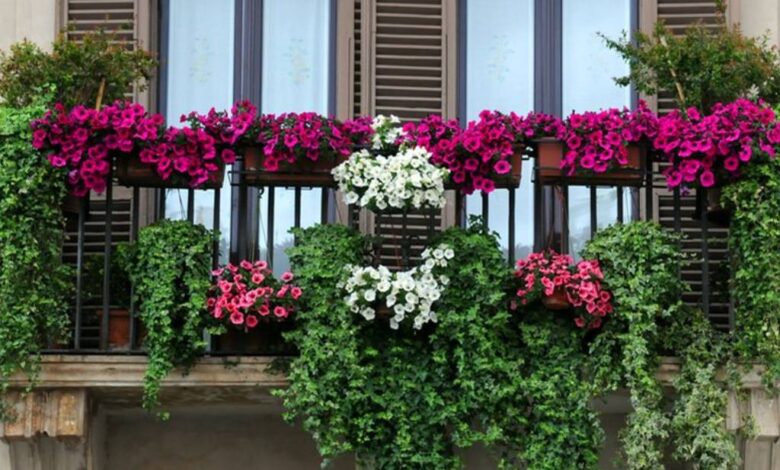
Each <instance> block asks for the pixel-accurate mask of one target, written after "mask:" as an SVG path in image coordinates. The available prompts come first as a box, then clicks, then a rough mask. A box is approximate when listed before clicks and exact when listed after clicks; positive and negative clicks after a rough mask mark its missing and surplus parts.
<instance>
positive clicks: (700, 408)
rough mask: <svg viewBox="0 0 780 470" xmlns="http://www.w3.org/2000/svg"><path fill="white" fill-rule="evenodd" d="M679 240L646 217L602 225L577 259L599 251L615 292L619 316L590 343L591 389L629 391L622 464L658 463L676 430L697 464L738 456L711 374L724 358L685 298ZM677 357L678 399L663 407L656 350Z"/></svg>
mask: <svg viewBox="0 0 780 470" xmlns="http://www.w3.org/2000/svg"><path fill="white" fill-rule="evenodd" d="M678 243H679V238H678V237H677V236H676V235H674V234H671V233H668V232H665V231H664V230H663V229H662V228H661V227H660V226H659V225H657V224H655V223H652V222H635V223H631V224H627V225H616V226H613V227H609V228H607V229H604V230H602V231H600V232H599V233H598V234H597V235H596V236H595V237H594V238H593V240H591V241H590V242H589V243H588V244H587V245H586V247H585V249H584V251H583V256H584V257H587V258H596V259H598V260H599V262H600V263H601V265H602V268H603V270H604V274H605V281H606V282H608V284H609V286H610V289H611V290H612V292H613V295H614V302H615V314H614V316H613V318H611V319H610V320H609V321H608V322H607V323H606V325H605V327H604V328H603V331H601V332H600V333H599V335H598V336H596V338H595V339H594V340H593V342H592V343H591V346H590V355H591V371H592V373H593V374H594V378H595V381H594V386H595V387H596V391H602V392H604V391H609V390H615V389H616V388H618V387H620V386H626V387H627V388H628V389H629V392H630V397H631V405H632V407H633V411H632V413H631V414H630V415H629V417H628V423H627V427H626V429H625V430H624V432H623V434H622V437H621V438H622V442H623V451H624V453H625V459H626V466H627V467H628V468H631V469H660V468H664V467H663V464H662V459H663V457H664V447H665V445H666V444H667V443H668V442H669V440H670V439H671V438H672V437H674V439H675V443H676V447H677V451H676V453H675V455H676V456H677V457H679V458H682V459H685V460H688V461H690V462H692V463H695V464H696V465H697V466H698V468H702V469H704V468H708V469H709V468H713V469H715V468H718V469H720V468H733V467H734V466H735V465H736V461H737V454H736V450H735V448H734V442H733V439H732V437H731V436H730V435H729V434H728V433H727V432H726V431H725V412H726V406H725V402H726V391H725V389H724V388H723V386H722V385H719V384H718V383H717V381H716V380H715V372H716V370H717V369H718V368H719V367H720V366H722V365H723V363H724V361H725V360H726V359H727V356H728V355H727V354H726V351H727V349H726V344H725V343H718V342H717V341H716V339H717V338H716V337H715V333H714V332H713V331H712V328H711V326H710V325H709V324H708V323H707V322H706V320H704V319H703V317H702V314H701V313H700V312H692V311H691V310H690V309H689V308H687V307H685V306H684V305H683V304H682V301H681V296H682V293H683V292H684V290H685V288H684V285H683V284H682V281H681V280H680V278H679V272H680V269H681V267H682V262H683V261H684V260H683V257H682V255H681V252H680V250H679V248H678ZM675 354H676V355H679V356H680V357H681V359H682V361H683V365H682V372H681V375H680V377H679V378H678V379H677V380H676V381H675V383H674V385H675V388H676V393H677V396H678V398H677V400H676V402H675V404H674V406H673V412H672V413H671V414H670V413H668V412H667V411H666V403H665V400H664V394H663V389H662V386H661V383H660V382H659V381H658V379H657V378H656V376H655V374H656V371H657V368H658V365H659V357H660V356H662V355H675Z"/></svg>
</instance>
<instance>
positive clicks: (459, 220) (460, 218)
mask: <svg viewBox="0 0 780 470" xmlns="http://www.w3.org/2000/svg"><path fill="white" fill-rule="evenodd" d="M463 203H464V196H463V195H462V194H461V193H460V191H458V190H456V191H455V224H457V225H458V226H460V227H465V226H466V217H465V216H464V213H463Z"/></svg>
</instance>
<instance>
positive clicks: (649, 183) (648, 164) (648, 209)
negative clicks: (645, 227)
mask: <svg viewBox="0 0 780 470" xmlns="http://www.w3.org/2000/svg"><path fill="white" fill-rule="evenodd" d="M650 155H651V154H650V153H649V152H648V155H647V156H646V157H645V161H644V164H643V167H644V170H645V188H647V189H646V192H645V196H646V197H645V218H646V219H647V220H652V219H653V163H652V159H651V157H650Z"/></svg>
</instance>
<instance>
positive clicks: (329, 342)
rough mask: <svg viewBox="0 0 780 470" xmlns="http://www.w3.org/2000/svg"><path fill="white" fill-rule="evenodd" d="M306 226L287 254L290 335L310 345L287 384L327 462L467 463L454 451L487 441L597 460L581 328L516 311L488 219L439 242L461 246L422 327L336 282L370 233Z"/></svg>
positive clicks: (540, 464) (298, 415) (537, 461)
mask: <svg viewBox="0 0 780 470" xmlns="http://www.w3.org/2000/svg"><path fill="white" fill-rule="evenodd" d="M295 235H296V240H297V244H296V246H295V247H294V248H291V249H290V250H289V254H290V260H291V263H292V266H293V269H294V271H295V273H296V278H297V280H298V282H299V284H300V286H301V287H302V288H303V290H304V292H305V294H304V297H303V299H305V304H304V307H303V308H301V310H300V311H299V312H298V316H297V322H298V328H297V329H296V331H294V332H291V333H290V334H289V335H288V339H290V340H291V341H292V342H294V343H295V345H296V346H297V347H298V349H299V351H300V356H299V357H297V358H295V359H294V360H293V361H292V362H291V363H290V364H289V370H288V374H289V375H288V377H289V379H290V386H289V387H288V388H287V389H284V390H279V391H277V392H276V394H277V395H278V396H281V397H282V398H283V399H284V404H285V407H286V410H287V413H286V418H287V419H288V420H290V421H293V420H296V419H301V420H302V423H303V426H304V428H305V429H306V430H307V431H308V432H309V433H311V434H312V435H313V436H314V439H315V441H316V443H317V445H318V448H319V451H320V453H321V454H322V456H323V457H324V459H325V461H326V462H327V461H328V460H329V459H332V458H333V457H336V456H337V455H339V454H344V453H348V452H354V453H355V454H356V455H357V456H358V459H359V460H360V461H361V462H362V463H363V464H367V465H369V466H371V468H376V469H396V468H425V469H450V468H460V467H461V466H462V462H461V460H460V458H459V456H458V453H457V449H465V448H468V447H470V446H472V445H473V444H475V443H477V442H479V443H482V444H484V445H486V446H488V447H489V448H492V449H500V452H499V453H498V455H496V459H497V460H498V462H497V463H498V464H499V466H501V467H502V468H514V467H515V466H524V467H525V468H529V469H551V470H552V469H556V470H558V469H582V468H595V465H596V461H597V449H598V443H599V442H600V439H601V431H600V429H599V428H598V423H597V420H596V415H595V414H594V413H593V412H592V411H591V410H590V409H588V398H589V393H590V386H589V385H588V383H587V382H585V381H583V380H581V379H582V376H581V374H582V370H583V369H584V367H583V366H584V364H585V355H584V354H583V352H582V347H581V333H579V332H577V331H576V329H575V328H574V327H573V323H572V322H571V319H570V318H569V319H566V320H561V319H560V318H556V317H555V315H550V313H549V312H546V311H545V312H544V314H537V313H529V315H528V318H527V319H524V320H522V321H518V319H517V317H516V316H512V315H510V313H509V309H508V307H507V304H506V301H507V297H506V289H507V287H508V281H509V279H510V269H509V267H508V265H507V264H506V261H505V260H504V258H503V255H502V253H501V250H500V247H499V245H498V242H497V239H496V237H495V235H494V234H492V233H489V232H488V231H487V229H486V228H485V227H484V225H483V224H481V223H480V222H478V221H474V222H472V224H471V225H470V227H469V228H468V229H461V228H453V229H449V230H447V231H445V232H444V233H442V234H441V235H440V236H439V237H437V238H436V239H435V240H433V241H431V244H432V246H433V245H436V244H439V243H446V244H448V245H449V246H451V247H453V249H454V252H455V258H454V259H452V260H450V262H449V264H448V266H447V267H446V268H444V269H445V270H446V271H445V275H446V276H447V277H449V279H450V283H449V284H448V286H447V288H446V290H445V292H444V294H443V295H442V297H441V299H440V300H439V301H438V302H437V303H436V304H435V310H436V312H437V315H438V322H437V323H436V324H435V325H428V326H426V327H425V328H423V330H422V331H420V332H413V331H412V330H405V329H404V328H403V327H402V328H401V330H399V331H393V330H391V329H390V328H389V325H388V324H387V322H386V321H383V320H381V319H377V320H374V321H372V322H368V321H366V320H365V319H364V318H363V317H361V316H360V315H357V314H354V313H351V312H350V311H349V309H348V308H347V306H346V304H345V302H344V300H343V297H344V293H343V292H342V291H341V290H340V289H339V288H338V287H337V284H338V283H339V281H341V280H343V279H344V278H345V276H346V275H348V273H347V272H346V271H345V270H344V266H345V265H347V264H356V263H361V262H364V253H365V252H366V248H367V247H368V246H369V243H368V241H367V240H366V239H365V238H364V237H362V236H361V235H359V234H358V233H357V232H355V231H353V230H351V229H349V228H346V227H343V226H315V227H312V228H308V229H305V230H298V231H296V232H295ZM526 320H528V321H526ZM518 332H519V334H518Z"/></svg>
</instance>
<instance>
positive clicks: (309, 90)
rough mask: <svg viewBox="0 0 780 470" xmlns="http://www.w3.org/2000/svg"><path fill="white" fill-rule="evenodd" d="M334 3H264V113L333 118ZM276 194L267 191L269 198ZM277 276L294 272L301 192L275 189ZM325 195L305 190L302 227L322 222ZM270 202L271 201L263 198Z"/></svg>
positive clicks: (263, 239) (263, 225)
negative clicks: (290, 252)
mask: <svg viewBox="0 0 780 470" xmlns="http://www.w3.org/2000/svg"><path fill="white" fill-rule="evenodd" d="M329 47H330V2H329V1H328V0H266V1H264V2H263V80H262V86H263V89H262V106H261V111H262V112H263V113H276V114H278V113H283V112H304V111H314V112H318V113H321V114H327V113H328V90H329V86H330V83H329V78H330V76H329V75H330V74H329V70H328V66H329V56H330V54H329V52H330V51H329ZM268 191H270V189H266V192H268ZM273 191H274V220H273V242H274V246H273V270H274V273H276V274H280V273H282V272H284V271H286V270H288V269H289V267H290V261H289V259H288V257H287V254H286V253H285V252H284V250H285V249H286V248H288V247H290V246H292V244H293V237H292V235H291V234H290V233H289V230H290V228H292V227H294V226H295V190H293V189H287V188H274V189H273ZM321 195H322V190H320V189H316V190H315V189H303V190H301V226H302V227H306V226H309V225H312V224H315V223H318V222H319V221H320V213H321V210H320V197H321ZM263 197H264V198H266V199H267V195H265V196H263ZM269 213H270V212H269V211H268V204H267V202H265V203H262V201H261V204H260V216H259V218H258V219H259V224H260V227H259V229H258V234H259V240H258V242H259V244H260V247H261V248H260V250H261V253H260V254H261V257H263V258H265V257H266V256H267V253H266V251H267V248H268V233H267V230H268V226H269V224H268V214H269Z"/></svg>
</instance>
